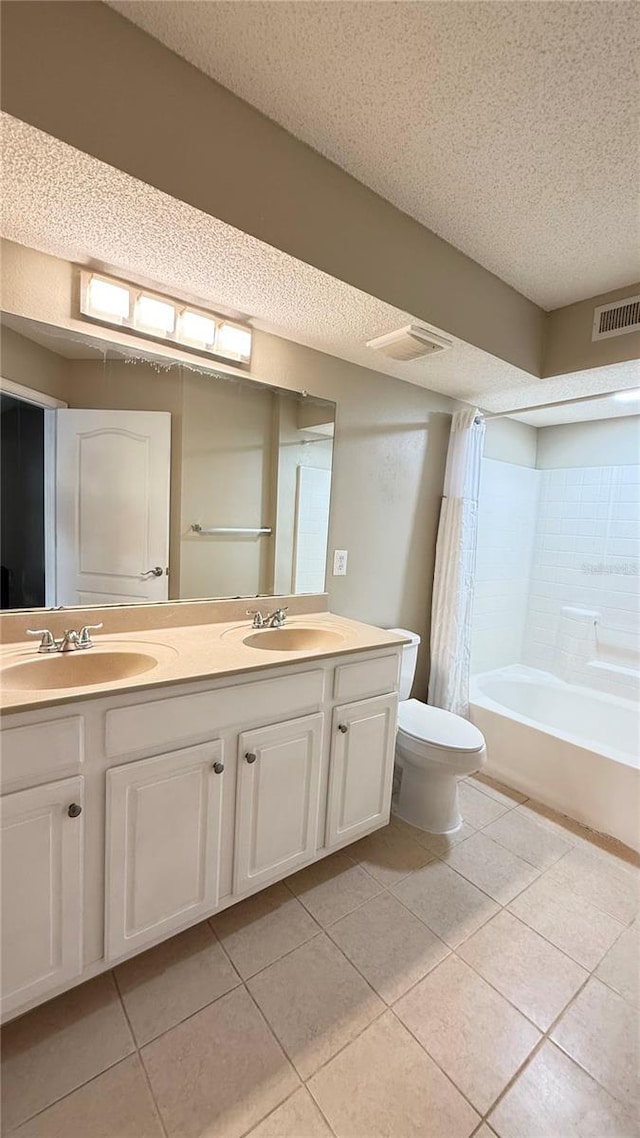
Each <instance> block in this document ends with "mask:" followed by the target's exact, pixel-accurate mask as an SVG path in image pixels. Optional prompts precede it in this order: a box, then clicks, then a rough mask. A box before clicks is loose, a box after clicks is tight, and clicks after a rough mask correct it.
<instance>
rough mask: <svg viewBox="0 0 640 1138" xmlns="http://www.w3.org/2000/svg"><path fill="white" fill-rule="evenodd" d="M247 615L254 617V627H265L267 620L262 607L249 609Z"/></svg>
mask: <svg viewBox="0 0 640 1138" xmlns="http://www.w3.org/2000/svg"><path fill="white" fill-rule="evenodd" d="M247 616H252V617H253V627H254V628H264V626H265V624H266V621H265V618H264V616H263V615H262V613H261V612H260V609H247Z"/></svg>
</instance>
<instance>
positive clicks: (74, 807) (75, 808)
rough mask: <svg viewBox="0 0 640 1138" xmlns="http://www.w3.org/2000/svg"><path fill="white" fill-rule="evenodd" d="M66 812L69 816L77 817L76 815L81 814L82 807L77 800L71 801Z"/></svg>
mask: <svg viewBox="0 0 640 1138" xmlns="http://www.w3.org/2000/svg"><path fill="white" fill-rule="evenodd" d="M67 814H68V815H69V817H70V818H77V817H78V815H80V814H82V807H81V806H80V804H79V803H78V802H72V803H71V806H70V807H69V809H68V810H67Z"/></svg>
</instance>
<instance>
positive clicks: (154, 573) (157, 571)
mask: <svg viewBox="0 0 640 1138" xmlns="http://www.w3.org/2000/svg"><path fill="white" fill-rule="evenodd" d="M163 573H164V569H163V568H162V566H161V565H155V566H154V567H153V569H147V570H146V571H145V572H144V573H143V574H142V576H143V577H161V576H162V574H163Z"/></svg>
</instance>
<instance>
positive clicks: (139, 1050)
mask: <svg viewBox="0 0 640 1138" xmlns="http://www.w3.org/2000/svg"><path fill="white" fill-rule="evenodd" d="M111 975H112V977H113V982H114V984H115V988H116V992H117V993H118V999H119V1000H120V1005H121V1007H122V1011H123V1013H124V1017H125V1019H126V1021H127V1023H128V1025H129V1031H130V1032H131V1037H132V1039H133V1042H134V1046H135V1049H136V1055H137V1056H138V1062H139V1064H140V1067H141V1069H142V1074H143V1077H144V1080H145V1082H146V1084H147V1088H148V1090H149V1094H150V1095H151V1101H152V1102H153V1106H154V1109H155V1112H156V1114H157V1116H158V1119H159V1121H160V1127H161V1129H162V1133H163V1135H164V1138H168V1133H167V1128H166V1126H165V1124H164V1118H163V1116H162V1111H161V1110H160V1106H159V1103H158V1101H157V1099H156V1096H155V1092H154V1089H153V1086H152V1084H151V1079H150V1078H149V1072H148V1071H147V1068H146V1065H145V1062H144V1059H143V1057H142V1045H140V1044H139V1043H138V1040H137V1037H136V1033H135V1031H134V1030H133V1024H132V1022H131V1019H130V1017H129V1013H128V1011H127V1006H126V1004H125V1002H124V998H123V995H122V989H121V988H120V982H119V980H118V977H117V976H116V970H115V968H112V969H111ZM145 1046H146V1045H145Z"/></svg>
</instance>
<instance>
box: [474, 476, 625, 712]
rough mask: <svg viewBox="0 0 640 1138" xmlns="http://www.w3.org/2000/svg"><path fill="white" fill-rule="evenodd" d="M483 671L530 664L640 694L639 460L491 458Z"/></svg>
mask: <svg viewBox="0 0 640 1138" xmlns="http://www.w3.org/2000/svg"><path fill="white" fill-rule="evenodd" d="M478 528H479V533H478V573H477V588H476V605H475V613H474V648H473V669H474V671H475V672H480V671H486V670H488V669H489V668H496V667H503V666H505V665H507V664H513V663H523V664H527V665H529V666H530V667H534V668H540V669H542V670H544V671H547V672H552V673H553V674H554V675H556V676H558V677H559V678H561V679H563V680H567V681H568V682H569V683H578V684H582V685H586V686H588V687H593V688H596V689H598V690H600V691H606V692H611V693H613V694H617V695H622V696H626V697H636V698H637V696H638V683H639V671H638V669H639V667H640V660H639V658H638V640H639V637H640V575H639V573H640V466H638V465H628V466H589V467H572V468H568V469H559V470H532V469H531V468H529V467H520V466H514V465H512V464H510V463H506V462H498V461H496V460H492V459H484V460H483V472H482V481H481V489H480V510H479V527H478Z"/></svg>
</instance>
